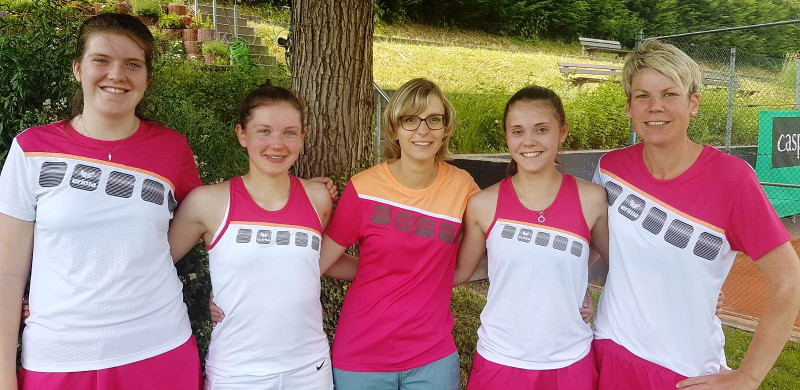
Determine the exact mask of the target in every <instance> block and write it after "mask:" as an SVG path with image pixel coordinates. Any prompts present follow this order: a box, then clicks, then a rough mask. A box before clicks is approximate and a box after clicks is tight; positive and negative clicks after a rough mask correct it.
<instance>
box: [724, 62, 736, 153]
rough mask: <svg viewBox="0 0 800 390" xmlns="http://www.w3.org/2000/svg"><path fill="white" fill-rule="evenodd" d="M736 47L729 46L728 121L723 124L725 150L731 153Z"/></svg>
mask: <svg viewBox="0 0 800 390" xmlns="http://www.w3.org/2000/svg"><path fill="white" fill-rule="evenodd" d="M735 74H736V48H735V47H732V48H731V67H730V72H729V73H728V121H727V123H726V124H725V151H726V152H727V153H728V154H730V153H731V130H732V128H733V89H734V88H735V87H736V85H735V79H734V75H735Z"/></svg>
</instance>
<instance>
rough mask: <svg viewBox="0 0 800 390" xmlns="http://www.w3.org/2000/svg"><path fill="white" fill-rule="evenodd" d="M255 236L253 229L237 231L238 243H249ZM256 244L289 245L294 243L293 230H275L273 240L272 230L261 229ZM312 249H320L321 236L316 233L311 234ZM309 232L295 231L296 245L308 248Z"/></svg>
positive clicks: (257, 234) (257, 232) (257, 233)
mask: <svg viewBox="0 0 800 390" xmlns="http://www.w3.org/2000/svg"><path fill="white" fill-rule="evenodd" d="M252 238H253V229H247V228H240V229H239V230H237V231H236V243H237V244H249V243H250V242H251V241H252ZM255 241H256V244H259V245H262V246H266V245H270V244H271V243H273V242H274V243H275V245H280V246H287V245H291V244H292V232H290V231H288V230H278V231H276V232H275V240H274V241H273V240H272V230H269V229H260V230H258V231H256V240H255ZM310 241H311V249H312V250H315V251H319V247H320V238H319V237H318V236H316V235H312V236H311V240H310ZM308 242H309V234H308V233H306V232H295V233H294V246H296V247H298V248H308Z"/></svg>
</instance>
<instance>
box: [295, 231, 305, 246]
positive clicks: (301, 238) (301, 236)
mask: <svg viewBox="0 0 800 390" xmlns="http://www.w3.org/2000/svg"><path fill="white" fill-rule="evenodd" d="M294 245H295V246H302V247H307V246H308V234H307V233H303V232H297V234H295V235H294Z"/></svg>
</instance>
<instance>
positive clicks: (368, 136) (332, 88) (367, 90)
mask: <svg viewBox="0 0 800 390" xmlns="http://www.w3.org/2000/svg"><path fill="white" fill-rule="evenodd" d="M374 7H375V3H374V0H292V10H293V16H292V26H293V28H294V31H293V33H292V34H293V35H292V37H293V39H294V44H293V49H292V89H294V91H295V92H297V94H298V95H299V96H300V98H302V99H303V101H304V102H305V105H306V109H305V115H306V119H305V126H306V131H307V133H306V138H305V147H304V151H303V153H302V154H301V155H300V159H299V161H298V162H297V163H296V174H297V175H298V176H300V177H311V176H320V175H336V176H337V177H338V178H339V180H337V184H339V185H341V183H342V180H341V179H343V178H347V177H349V176H350V175H352V174H353V173H355V172H356V171H357V170H359V169H363V168H365V167H367V166H369V165H370V164H371V161H370V157H371V154H370V153H371V152H372V150H371V149H372V148H371V146H372V134H373V115H374V101H373V90H372V33H373V20H372V18H373V11H374ZM340 189H341V188H340Z"/></svg>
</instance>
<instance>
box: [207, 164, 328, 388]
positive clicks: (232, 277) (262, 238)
mask: <svg viewBox="0 0 800 390" xmlns="http://www.w3.org/2000/svg"><path fill="white" fill-rule="evenodd" d="M290 178H291V189H290V193H289V201H288V202H287V203H286V206H284V207H283V208H282V209H281V210H277V211H267V210H264V209H262V208H261V207H259V206H258V205H257V204H256V203H255V202H254V201H253V200H252V198H251V197H250V195H249V194H248V193H247V189H246V188H245V187H244V185H243V184H242V180H241V178H240V177H237V178H234V179H232V180H231V181H230V188H231V194H230V199H229V207H228V214H227V216H226V218H225V222H224V223H223V224H222V226H221V227H220V231H219V232H217V234H216V235H215V239H214V241H213V242H212V244H211V245H210V246H209V247H208V257H209V270H210V272H211V284H212V288H213V291H214V302H215V303H216V304H217V306H219V307H220V308H222V310H223V311H224V312H225V319H224V320H223V321H222V322H220V323H219V324H217V326H216V327H215V328H214V330H213V332H212V333H211V343H210V344H209V348H208V355H207V356H206V367H207V369H209V368H210V370H211V371H213V372H214V373H215V375H223V376H235V375H271V374H275V373H280V372H286V371H290V370H292V369H295V368H298V367H301V366H305V365H308V364H310V363H312V362H314V361H316V360H317V359H318V358H319V357H321V356H327V355H328V339H327V337H326V336H325V332H323V330H322V307H321V305H320V300H319V297H320V272H319V250H320V243H321V242H320V241H321V238H320V231H321V224H320V221H319V217H318V215H317V213H316V211H315V210H314V207H313V206H312V205H311V202H310V201H309V200H308V197H307V196H306V193H305V191H304V190H303V186H302V184H301V183H300V181H299V180H298V179H297V178H295V177H294V176H290Z"/></svg>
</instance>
